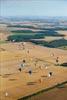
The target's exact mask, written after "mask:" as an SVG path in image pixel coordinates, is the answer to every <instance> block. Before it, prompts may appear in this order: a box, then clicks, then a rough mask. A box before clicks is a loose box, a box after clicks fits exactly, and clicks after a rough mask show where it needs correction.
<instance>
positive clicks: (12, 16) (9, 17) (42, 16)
mask: <svg viewBox="0 0 67 100" xmlns="http://www.w3.org/2000/svg"><path fill="white" fill-rule="evenodd" d="M0 17H2V18H11V17H13V18H14V17H17V18H19V17H29V18H32V17H39V18H42V17H67V16H37V15H35V16H26V15H25V16H0Z"/></svg>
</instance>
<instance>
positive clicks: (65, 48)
mask: <svg viewBox="0 0 67 100" xmlns="http://www.w3.org/2000/svg"><path fill="white" fill-rule="evenodd" d="M59 49H63V50H67V46H61V47H59Z"/></svg>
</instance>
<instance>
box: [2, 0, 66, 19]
mask: <svg viewBox="0 0 67 100" xmlns="http://www.w3.org/2000/svg"><path fill="white" fill-rule="evenodd" d="M0 16H3V17H4V16H5V17H9V16H17V17H18V16H39V17H41V16H67V0H0Z"/></svg>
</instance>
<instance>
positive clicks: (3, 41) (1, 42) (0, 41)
mask: <svg viewBox="0 0 67 100" xmlns="http://www.w3.org/2000/svg"><path fill="white" fill-rule="evenodd" d="M4 43H8V41H5V40H0V44H4Z"/></svg>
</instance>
